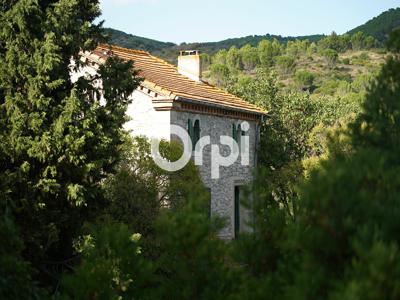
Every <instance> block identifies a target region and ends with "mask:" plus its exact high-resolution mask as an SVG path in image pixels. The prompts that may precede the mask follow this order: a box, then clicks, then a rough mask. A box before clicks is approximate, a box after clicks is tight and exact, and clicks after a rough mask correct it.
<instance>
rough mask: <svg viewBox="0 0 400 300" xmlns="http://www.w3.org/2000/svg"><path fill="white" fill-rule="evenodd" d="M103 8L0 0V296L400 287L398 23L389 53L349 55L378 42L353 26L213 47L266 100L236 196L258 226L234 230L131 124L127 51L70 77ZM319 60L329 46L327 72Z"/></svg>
mask: <svg viewBox="0 0 400 300" xmlns="http://www.w3.org/2000/svg"><path fill="white" fill-rule="evenodd" d="M98 15H99V9H98V2H97V1H80V0H76V1H70V0H68V1H67V0H59V1H50V2H49V1H48V2H38V1H35V0H26V1H18V2H12V3H10V2H7V3H3V4H2V5H1V6H0V25H1V27H0V28H1V29H0V37H1V39H0V140H1V144H0V166H1V173H0V236H1V237H2V243H1V244H0V298H2V299H46V297H49V295H51V296H52V298H59V299H216V300H217V299H221V300H222V299H224V300H225V299H255V300H257V299H280V300H281V299H287V300H289V299H293V300H294V299H333V300H335V299H349V300H357V299H371V300H375V299H376V300H377V299H393V300H394V299H398V298H399V297H400V285H399V282H400V263H399V262H400V249H399V247H400V239H399V235H398V232H399V230H400V199H399V196H398V195H399V194H398V191H399V189H400V179H399V177H398V176H397V174H398V173H399V169H400V158H399V155H398V153H399V150H400V149H399V148H400V102H399V100H400V99H399V95H400V72H399V70H400V54H399V53H400V46H399V45H400V42H399V41H400V32H394V33H392V34H391V36H392V38H391V40H390V41H389V43H388V50H389V51H391V52H390V53H389V54H388V56H387V57H386V60H385V63H384V64H383V65H382V66H369V67H368V66H365V64H367V62H368V61H369V60H371V57H372V56H373V55H377V54H376V53H374V52H372V51H371V52H361V53H360V52H357V54H356V56H350V58H349V57H348V56H346V55H347V54H348V52H349V49H350V48H357V49H359V48H363V49H364V48H369V47H372V46H371V45H372V44H373V43H372V42H371V39H370V38H368V37H367V36H365V35H364V34H359V33H356V34H354V35H352V36H350V35H343V36H338V35H336V34H335V33H333V34H331V35H330V36H329V37H326V38H325V39H322V40H320V41H319V42H317V43H314V42H310V41H304V40H303V41H301V40H297V41H291V42H288V43H286V44H282V43H280V42H279V41H278V40H272V41H266V40H265V41H261V42H260V43H259V44H258V45H253V46H252V45H251V44H249V45H243V46H242V47H240V48H236V47H230V48H229V50H223V51H219V52H217V53H216V54H215V55H214V56H213V57H205V59H207V60H208V61H209V63H210V73H211V76H213V77H214V78H218V84H220V85H221V86H223V87H224V88H225V89H227V90H228V91H230V92H231V93H234V94H236V95H238V96H240V97H242V98H243V99H245V100H247V101H249V102H252V103H254V104H256V105H258V106H259V107H262V108H264V109H265V110H266V111H268V115H267V116H266V118H265V120H264V121H263V122H262V124H261V134H260V144H261V147H260V151H259V153H258V166H259V168H258V170H257V171H258V172H257V174H255V175H256V176H255V182H254V184H253V186H251V187H250V188H249V191H248V192H249V193H251V195H250V194H249V197H248V199H246V201H243V205H247V206H249V207H252V209H253V216H254V218H253V222H254V223H253V224H249V225H252V226H253V227H254V231H252V232H249V233H247V234H246V233H241V235H240V237H239V238H238V239H236V240H235V241H232V242H226V241H222V240H220V239H219V238H218V233H219V230H220V229H221V228H223V226H224V220H222V219H220V218H218V217H217V216H214V215H212V214H210V199H209V193H208V192H207V190H206V189H205V188H204V187H203V185H202V183H201V180H200V177H199V174H198V172H197V169H196V167H195V166H194V165H193V163H190V164H188V165H187V166H186V167H185V168H184V169H182V170H180V171H179V172H176V173H168V172H165V171H163V170H160V169H159V168H158V167H157V166H156V165H155V163H154V162H153V160H152V158H151V156H150V147H149V143H148V141H147V140H146V139H144V138H136V139H133V140H132V139H130V138H129V137H128V134H127V133H126V132H124V131H123V130H122V125H123V123H124V122H125V121H126V117H125V111H126V108H127V105H128V104H129V101H128V100H126V99H127V98H128V97H127V96H128V95H129V94H130V93H131V92H132V91H133V90H134V89H135V88H136V87H137V85H138V83H139V81H140V79H139V78H137V73H136V72H135V71H134V70H133V68H132V67H133V66H132V64H131V63H124V62H122V61H120V60H118V59H116V58H114V57H110V58H109V59H108V61H107V63H106V64H105V65H103V66H102V67H100V68H99V70H98V74H97V75H95V76H88V77H81V78H80V79H78V81H76V82H72V81H71V79H70V70H71V68H72V69H73V70H78V68H79V67H82V66H84V63H83V62H81V61H80V60H79V59H78V58H79V51H80V50H90V49H93V47H94V46H95V45H96V43H97V42H99V41H101V40H102V39H101V35H102V34H101V33H102V32H101V26H100V25H94V21H95V19H96V18H97V17H98ZM255 46H257V47H255ZM357 51H358V50H357ZM328 52H329V53H328ZM310 57H311V58H310ZM71 58H73V59H74V61H75V63H76V64H77V65H74V64H72V65H71ZM314 59H321V60H320V62H319V63H322V61H323V60H324V59H325V60H329V61H326V62H325V65H323V67H322V68H321V69H319V70H323V72H324V80H321V79H320V77H321V74H320V73H316V72H315V71H313V72H312V71H310V70H308V69H307V68H306V66H305V64H304V61H305V60H309V61H312V60H314ZM332 59H334V62H332V61H331V60H332ZM344 59H348V60H349V61H348V62H347V63H346V64H345V65H349V64H351V65H356V66H357V68H360V66H363V67H365V70H364V71H365V73H361V74H360V73H358V74H348V73H345V72H344V71H343V70H342V69H341V68H340V67H341V66H340V61H341V60H344ZM298 67H299V68H298ZM300 67H301V68H300ZM297 68H298V69H297ZM296 69H297V70H296ZM358 70H360V69H358ZM292 76H293V77H292ZM293 78H294V81H293V82H291V80H292V79H293ZM100 81H101V83H102V84H101V85H99V84H98V83H99V82H100ZM292 83H293V85H292ZM100 94H102V95H103V96H104V102H103V101H102V102H101V103H100V97H99V95H100ZM160 151H161V153H162V154H163V156H164V157H166V158H167V159H169V160H171V161H174V160H176V159H177V158H178V157H179V156H180V154H181V153H182V149H181V146H180V144H178V143H174V142H172V143H167V142H162V143H161V150H160Z"/></svg>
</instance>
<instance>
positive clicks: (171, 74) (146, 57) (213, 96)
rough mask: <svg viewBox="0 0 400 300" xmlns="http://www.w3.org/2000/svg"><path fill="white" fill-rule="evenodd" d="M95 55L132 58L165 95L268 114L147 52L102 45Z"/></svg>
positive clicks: (102, 60) (150, 81) (182, 99)
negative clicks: (184, 74) (197, 80)
mask: <svg viewBox="0 0 400 300" xmlns="http://www.w3.org/2000/svg"><path fill="white" fill-rule="evenodd" d="M110 49H111V52H110ZM92 54H94V55H95V56H97V58H98V60H99V62H101V63H103V62H104V61H105V59H107V55H116V56H118V57H120V58H122V59H125V60H133V62H134V67H135V68H136V69H138V70H139V75H140V76H141V77H143V78H144V79H145V82H144V83H145V84H146V83H147V84H146V85H149V84H150V85H151V86H152V87H154V88H157V90H159V91H160V92H162V93H163V94H169V96H171V97H172V98H174V99H175V100H180V101H185V100H189V101H190V100H194V101H196V102H199V103H202V104H209V105H216V106H223V107H224V108H229V109H233V110H240V111H246V112H251V113H255V114H265V113H266V112H265V111H263V110H262V109H260V108H258V107H257V106H255V105H253V104H251V103H249V102H247V101H244V100H242V99H240V98H238V97H236V96H234V95H231V94H229V93H227V92H225V91H223V90H220V89H218V88H216V87H214V86H212V85H210V84H208V83H205V82H196V81H194V80H191V79H189V78H187V77H186V76H183V75H181V74H179V73H178V70H177V68H176V67H175V66H174V65H172V64H169V63H167V62H166V61H164V60H162V59H160V58H158V57H155V56H153V55H151V54H150V53H148V52H145V51H140V50H131V49H125V48H121V47H116V46H111V48H110V46H107V45H100V46H98V47H97V48H96V50H94V51H93V52H92Z"/></svg>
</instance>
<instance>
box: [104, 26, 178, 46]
mask: <svg viewBox="0 0 400 300" xmlns="http://www.w3.org/2000/svg"><path fill="white" fill-rule="evenodd" d="M104 31H105V34H106V35H107V37H108V38H109V42H110V43H111V44H113V45H118V46H121V47H125V48H131V49H138V50H146V51H149V52H156V51H161V50H162V49H165V48H171V47H174V46H175V44H174V43H167V42H160V41H156V40H152V39H148V38H144V37H140V36H136V35H132V34H128V33H125V32H123V31H120V30H115V29H112V28H105V29H104Z"/></svg>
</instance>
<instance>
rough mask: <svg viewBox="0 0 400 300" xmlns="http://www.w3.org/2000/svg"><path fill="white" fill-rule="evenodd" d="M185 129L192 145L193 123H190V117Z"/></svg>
mask: <svg viewBox="0 0 400 300" xmlns="http://www.w3.org/2000/svg"><path fill="white" fill-rule="evenodd" d="M187 131H188V134H189V137H190V142H191V143H192V145H193V140H194V132H193V131H194V130H193V123H192V120H190V119H188V128H187Z"/></svg>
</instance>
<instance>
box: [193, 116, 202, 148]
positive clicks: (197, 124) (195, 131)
mask: <svg viewBox="0 0 400 300" xmlns="http://www.w3.org/2000/svg"><path fill="white" fill-rule="evenodd" d="M193 137H194V139H193V148H194V147H195V146H196V144H197V142H198V141H199V140H200V121H199V120H196V121H195V122H194V129H193Z"/></svg>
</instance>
